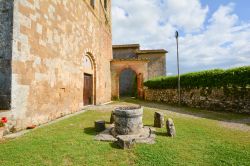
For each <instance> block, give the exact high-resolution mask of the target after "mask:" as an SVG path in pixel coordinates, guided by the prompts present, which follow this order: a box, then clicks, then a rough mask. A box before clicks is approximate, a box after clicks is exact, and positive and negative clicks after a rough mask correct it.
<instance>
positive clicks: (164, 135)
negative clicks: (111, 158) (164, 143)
mask: <svg viewBox="0 0 250 166" xmlns="http://www.w3.org/2000/svg"><path fill="white" fill-rule="evenodd" d="M154 133H155V135H157V136H163V137H167V136H168V135H167V132H158V131H155V132H154Z"/></svg>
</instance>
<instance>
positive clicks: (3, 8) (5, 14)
mask: <svg viewBox="0 0 250 166" xmlns="http://www.w3.org/2000/svg"><path fill="white" fill-rule="evenodd" d="M12 35H13V0H0V111H1V110H8V109H10V100H11V58H12Z"/></svg>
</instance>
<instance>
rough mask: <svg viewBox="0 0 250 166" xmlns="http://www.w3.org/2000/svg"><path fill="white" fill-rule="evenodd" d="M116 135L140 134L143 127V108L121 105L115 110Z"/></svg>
mask: <svg viewBox="0 0 250 166" xmlns="http://www.w3.org/2000/svg"><path fill="white" fill-rule="evenodd" d="M114 115H115V127H114V131H115V134H116V135H133V134H139V133H140V132H141V131H142V129H143V122H142V117H143V108H142V107H141V106H138V107H135V106H132V107H119V108H116V109H115V110H114Z"/></svg>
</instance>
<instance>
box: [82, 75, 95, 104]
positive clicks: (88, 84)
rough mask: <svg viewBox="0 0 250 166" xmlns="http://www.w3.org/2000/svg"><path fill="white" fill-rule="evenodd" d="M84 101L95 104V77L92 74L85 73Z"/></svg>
mask: <svg viewBox="0 0 250 166" xmlns="http://www.w3.org/2000/svg"><path fill="white" fill-rule="evenodd" d="M83 103H84V105H91V104H93V77H92V75H90V74H84V88H83Z"/></svg>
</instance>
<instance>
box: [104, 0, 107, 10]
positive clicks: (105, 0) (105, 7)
mask: <svg viewBox="0 0 250 166" xmlns="http://www.w3.org/2000/svg"><path fill="white" fill-rule="evenodd" d="M107 8H108V2H107V0H104V9H105V10H107Z"/></svg>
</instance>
